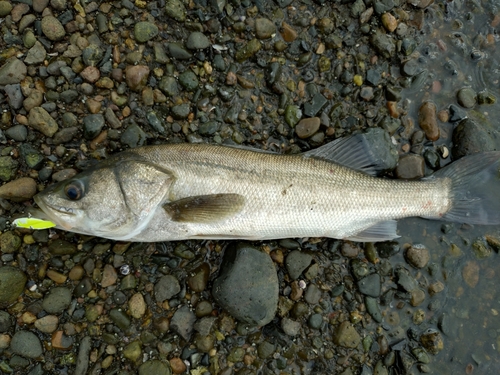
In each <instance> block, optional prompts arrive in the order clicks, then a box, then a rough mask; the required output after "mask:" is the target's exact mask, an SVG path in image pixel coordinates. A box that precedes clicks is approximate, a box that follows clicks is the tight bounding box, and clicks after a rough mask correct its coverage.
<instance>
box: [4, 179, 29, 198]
mask: <svg viewBox="0 0 500 375" xmlns="http://www.w3.org/2000/svg"><path fill="white" fill-rule="evenodd" d="M36 193H37V188H36V182H35V180H33V179H32V178H31V177H21V178H18V179H17V180H14V181H11V182H8V183H6V184H5V185H2V186H0V198H4V199H10V200H12V201H14V202H23V201H26V200H29V199H31V198H33V196H34V195H35V194H36Z"/></svg>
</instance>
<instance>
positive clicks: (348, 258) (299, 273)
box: [0, 0, 500, 375]
mask: <svg viewBox="0 0 500 375" xmlns="http://www.w3.org/2000/svg"><path fill="white" fill-rule="evenodd" d="M499 25H500V12H499V10H498V4H496V3H495V1H490V0H488V1H482V2H474V3H467V4H464V3H463V2H462V1H456V0H452V1H436V2H433V1H432V0H408V1H407V2H405V1H402V0H381V1H370V0H367V1H362V0H356V1H326V0H316V1H308V0H302V1H299V0H275V1H262V0H254V1H252V0H242V1H240V0H231V1H226V0H211V1H206V0H192V1H187V0H186V1H183V0H160V1H143V0H136V1H135V2H132V1H129V0H122V1H116V2H105V1H103V2H95V1H85V0H81V1H79V2H78V1H74V2H68V1H66V0H50V1H49V0H20V1H9V0H7V1H6V0H0V28H1V36H2V38H1V40H0V107H1V109H2V114H1V119H0V180H1V181H2V186H0V214H1V216H0V230H1V231H2V234H1V236H0V250H1V267H0V307H2V310H0V354H1V358H0V371H2V372H3V373H14V374H29V375H38V374H51V373H57V374H74V375H82V374H120V375H125V374H135V373H138V374H141V375H142V374H148V375H149V374H157V375H164V374H172V373H173V374H185V373H187V374H191V375H202V374H220V375H230V374H240V375H241V374H245V375H247V374H280V375H285V374H345V375H349V374H363V375H368V374H378V375H382V374H416V373H436V374H448V373H449V374H451V373H457V372H461V373H463V372H466V373H467V374H471V373H473V371H474V369H476V368H477V370H478V371H479V372H480V373H481V374H497V373H498V371H499V368H500V363H499V360H498V352H497V350H496V349H495V345H496V347H500V340H499V339H497V338H498V337H500V322H498V320H497V319H496V318H495V317H496V316H497V315H498V311H500V306H498V304H499V303H498V302H497V301H500V298H499V296H497V295H496V292H495V274H498V272H500V270H499V267H496V266H495V262H496V263H498V259H496V258H498V254H497V252H498V250H499V249H500V233H499V231H498V228H489V229H488V230H487V231H482V232H474V231H473V229H472V228H469V227H465V228H464V227H460V226H459V225H450V224H444V225H442V224H441V223H439V224H437V225H434V226H433V227H429V228H427V227H426V226H425V225H424V224H422V222H419V221H407V222H406V224H404V226H403V227H402V229H401V234H402V239H401V240H400V241H397V242H393V241H391V242H384V243H379V244H371V243H366V244H359V243H353V242H348V241H338V240H326V239H315V238H305V239H287V240H281V241H265V242H259V243H253V244H252V243H237V242H232V241H217V242H216V241H185V242H170V243H158V244H141V243H119V242H112V241H108V240H103V239H99V238H92V237H88V236H81V235H75V234H72V233H65V232H60V231H52V230H41V231H28V230H22V229H16V228H12V227H11V226H10V222H11V221H12V219H13V218H15V217H19V216H21V215H22V214H23V212H24V210H25V209H26V207H29V206H31V205H32V204H33V202H32V199H31V198H32V197H33V195H34V194H35V193H36V192H37V191H40V190H43V189H44V188H45V187H46V186H48V185H50V184H51V183H52V182H55V181H61V180H64V179H66V178H69V177H72V176H73V175H75V174H76V173H77V172H78V171H81V170H84V169H86V168H88V167H90V166H92V165H93V164H94V163H96V162H97V161H98V160H101V159H105V158H106V157H107V156H108V155H110V154H113V153H116V152H119V151H121V150H124V149H127V148H131V147H137V146H141V145H145V144H160V143H175V142H192V143H200V142H207V143H220V144H232V145H234V144H238V145H245V146H250V147H254V148H259V149H266V150H270V151H274V152H279V153H298V152H301V151H306V150H309V149H311V148H315V147H318V146H320V145H322V144H324V143H327V142H329V141H331V140H333V139H335V138H338V137H341V136H343V135H348V134H352V133H356V132H363V133H366V137H368V139H370V142H372V144H373V147H374V149H378V150H384V152H383V153H382V154H383V158H384V162H385V163H386V165H387V169H388V172H387V176H388V177H391V178H408V179H413V178H419V177H423V176H426V175H429V174H431V173H432V172H433V171H434V170H437V169H439V168H440V167H441V166H443V165H446V164H448V163H449V162H450V161H452V160H455V159H457V158H459V157H461V156H464V155H467V154H472V153H476V152H481V151H488V150H497V149H499V147H500V136H499V133H498V126H497V125H496V124H495V123H494V122H493V121H492V120H491V119H495V118H498V116H499V115H500V108H499V105H498V102H497V97H498V95H499V93H500V82H499V81H500V53H499V52H498V50H497V47H498V43H499V39H500V38H499V31H500V27H499ZM415 228H416V229H415ZM419 228H420V229H419ZM422 228H424V229H422ZM485 234H487V235H486V236H485ZM478 236H480V237H478ZM488 260H492V261H488ZM462 296H468V298H470V299H469V300H467V299H465V298H464V300H465V302H463V301H461V297H462ZM467 301H469V302H467ZM482 303H484V305H482ZM463 304H464V305H463ZM470 306H476V307H477V309H478V310H474V309H472V308H471V307H470ZM477 312H479V314H476V313H477ZM495 312H496V313H495ZM471 316H480V317H481V318H483V319H481V322H480V323H478V324H477V327H482V328H478V331H477V332H479V331H480V330H481V329H483V328H484V329H487V333H485V334H484V336H477V337H476V339H475V340H470V341H471V345H469V344H466V343H465V342H464V339H465V341H468V340H467V339H468V338H470V337H471V336H470V335H472V334H473V333H472V332H473V331H467V330H465V331H464V328H463V327H464V326H467V325H469V326H471V327H476V326H475V324H476V323H474V322H475V321H474V322H473V321H472V320H471V319H472V318H471ZM478 348H480V349H481V350H480V352H478V351H477V350H478Z"/></svg>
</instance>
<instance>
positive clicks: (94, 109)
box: [85, 98, 102, 114]
mask: <svg viewBox="0 0 500 375" xmlns="http://www.w3.org/2000/svg"><path fill="white" fill-rule="evenodd" d="M85 104H86V105H87V108H88V110H89V112H90V113H94V114H95V113H99V111H100V110H101V106H102V103H101V102H99V101H97V100H94V99H92V98H89V99H87V102H86V103H85Z"/></svg>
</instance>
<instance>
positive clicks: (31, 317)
mask: <svg viewBox="0 0 500 375" xmlns="http://www.w3.org/2000/svg"><path fill="white" fill-rule="evenodd" d="M21 320H22V322H23V323H24V324H33V323H34V322H35V321H36V316H35V314H33V313H31V312H29V311H26V312H24V313H23V315H21Z"/></svg>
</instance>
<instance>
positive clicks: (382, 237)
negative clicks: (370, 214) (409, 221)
mask: <svg viewBox="0 0 500 375" xmlns="http://www.w3.org/2000/svg"><path fill="white" fill-rule="evenodd" d="M397 226H398V224H397V222H396V220H387V221H381V222H378V223H376V224H375V225H372V226H371V227H369V228H366V229H365V230H363V231H361V232H359V233H356V234H355V235H353V236H350V237H349V238H346V239H347V240H351V241H357V242H379V241H388V240H393V239H394V238H398V237H399V236H398V234H397V233H396V229H397Z"/></svg>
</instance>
